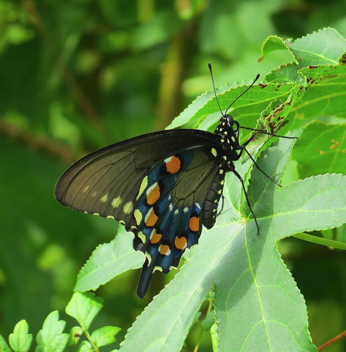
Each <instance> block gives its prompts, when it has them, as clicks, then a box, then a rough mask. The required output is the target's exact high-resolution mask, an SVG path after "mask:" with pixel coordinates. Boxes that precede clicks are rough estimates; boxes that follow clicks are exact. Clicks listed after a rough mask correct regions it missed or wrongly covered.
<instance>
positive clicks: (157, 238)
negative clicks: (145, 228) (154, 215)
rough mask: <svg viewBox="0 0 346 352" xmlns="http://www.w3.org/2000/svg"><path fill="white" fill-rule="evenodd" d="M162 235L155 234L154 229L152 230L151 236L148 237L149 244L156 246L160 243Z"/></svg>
mask: <svg viewBox="0 0 346 352" xmlns="http://www.w3.org/2000/svg"><path fill="white" fill-rule="evenodd" d="M161 237H162V235H161V234H159V233H156V229H154V230H153V232H152V235H151V237H150V242H151V244H156V243H159V242H160V239H161Z"/></svg>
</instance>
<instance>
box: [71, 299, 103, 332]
mask: <svg viewBox="0 0 346 352" xmlns="http://www.w3.org/2000/svg"><path fill="white" fill-rule="evenodd" d="M102 307H103V299H102V298H100V297H95V294H94V293H91V292H90V293H81V292H75V293H74V294H73V296H72V298H71V301H70V302H69V303H68V305H67V306H66V313H67V314H68V315H70V316H71V317H73V318H75V319H76V320H77V321H78V323H79V324H80V326H81V327H82V328H83V329H84V330H87V329H88V328H89V326H90V324H91V322H92V321H93V320H94V318H95V317H96V315H97V314H98V313H99V311H100V310H101V309H102Z"/></svg>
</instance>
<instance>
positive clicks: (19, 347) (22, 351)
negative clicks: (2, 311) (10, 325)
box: [9, 320, 32, 352]
mask: <svg viewBox="0 0 346 352" xmlns="http://www.w3.org/2000/svg"><path fill="white" fill-rule="evenodd" d="M28 332H29V326H28V323H27V322H26V321H25V320H21V321H20V322H19V323H17V325H16V326H15V327H14V330H13V334H11V335H10V338H9V341H10V346H11V348H12V349H13V351H14V352H27V351H29V348H30V346H31V342H32V335H31V334H29V333H28Z"/></svg>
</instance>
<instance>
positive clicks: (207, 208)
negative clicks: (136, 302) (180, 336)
mask: <svg viewBox="0 0 346 352" xmlns="http://www.w3.org/2000/svg"><path fill="white" fill-rule="evenodd" d="M209 70H210V74H211V78H212V83H213V88H214V93H215V97H216V100H217V95H216V90H215V84H214V79H213V75H212V67H211V65H210V64H209ZM258 77H259V75H257V77H256V79H255V80H254V81H253V83H252V84H251V85H250V86H249V87H248V88H247V89H246V90H245V91H244V92H243V93H242V94H241V95H243V94H244V93H245V92H246V91H247V90H249V89H250V88H251V87H252V86H253V85H254V83H255V82H256V81H257V79H258ZM241 95H240V96H241ZM240 96H239V97H240ZM239 97H238V98H239ZM238 98H237V99H238ZM237 99H236V100H237ZM236 100H234V101H233V102H232V104H233V103H234V102H235V101H236ZM217 103H218V105H219V102H218V100H217ZM232 104H231V105H230V106H229V107H228V108H227V110H226V111H225V113H223V112H222V110H221V107H220V105H219V108H220V111H221V115H222V116H221V118H220V122H219V125H218V126H217V127H216V129H215V132H214V133H210V132H206V131H202V130H193V129H181V130H165V131H159V132H154V133H149V134H145V135H142V136H139V137H135V138H131V139H128V140H125V141H123V142H120V143H115V144H112V145H110V146H107V147H105V148H102V149H99V150H97V151H94V152H92V153H91V154H88V155H86V156H85V157H83V158H82V159H80V160H78V161H77V162H76V163H75V164H73V165H72V166H71V167H70V168H69V169H68V170H67V171H65V173H64V174H63V175H62V176H61V177H60V179H59V180H58V182H57V184H56V186H55V192H54V195H55V198H56V199H57V200H58V202H60V203H61V204H63V205H65V206H68V207H70V208H72V209H75V210H78V211H83V212H85V213H88V214H97V215H99V216H102V217H105V218H111V219H115V220H118V221H119V222H120V223H121V224H122V225H124V226H125V229H126V230H127V231H131V232H132V233H133V234H134V239H133V248H134V249H135V250H137V251H142V252H143V253H144V254H145V261H144V264H143V267H142V271H141V275H140V279H139V283H138V287H137V295H138V296H139V297H140V298H143V297H144V295H145V294H146V292H147V289H148V286H149V282H150V279H151V277H152V274H153V272H154V271H155V270H159V271H162V272H164V273H168V272H169V271H170V270H171V268H177V267H178V264H179V261H180V258H181V256H182V255H183V253H184V251H185V250H186V249H187V248H191V247H192V246H194V245H196V244H197V243H198V239H199V237H200V235H201V232H202V225H204V226H205V227H206V228H207V229H210V228H212V227H213V226H214V224H215V221H216V216H217V212H218V205H219V201H220V197H221V195H222V191H223V186H224V180H225V174H226V173H227V172H233V173H234V174H235V176H236V177H237V178H238V179H239V180H240V182H241V185H242V188H243V190H244V192H245V196H246V201H247V204H248V206H249V209H250V211H251V213H252V216H253V218H254V220H255V224H256V228H257V233H259V226H258V222H257V219H256V216H255V214H254V213H253V211H252V208H251V204H250V202H249V199H248V196H247V193H246V189H245V186H244V182H243V179H242V177H241V176H240V174H239V173H238V172H237V171H236V169H235V166H234V161H236V160H238V159H239V158H240V157H241V156H242V155H243V153H244V151H245V152H246V153H247V154H248V156H249V157H250V158H251V160H252V161H253V162H254V164H255V165H256V166H257V164H256V162H255V160H254V159H253V158H252V156H251V154H250V153H249V152H248V150H247V149H246V146H247V145H248V144H249V143H250V141H251V140H252V139H253V137H254V135H256V134H257V133H264V134H270V133H267V132H265V131H262V130H254V129H251V128H247V127H240V125H239V123H238V122H237V121H235V120H234V119H233V117H232V116H230V115H229V114H227V111H228V110H229V108H230V107H231V106H232ZM240 128H245V129H250V130H252V131H253V133H252V135H251V136H250V138H249V139H248V140H247V141H246V142H245V143H244V144H242V145H241V144H240V143H239V132H240ZM270 135H273V134H270ZM274 136H275V135H274ZM279 137H280V136H279ZM286 138H293V137H286ZM257 167H258V166H257ZM260 171H261V172H263V173H264V171H262V170H260ZM264 174H265V173H264ZM265 176H267V177H268V178H269V179H270V180H272V179H271V178H270V177H269V176H268V175H267V174H265ZM272 181H273V182H275V181H274V180H272ZM275 183H276V182H275Z"/></svg>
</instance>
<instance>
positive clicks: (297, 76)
mask: <svg viewBox="0 0 346 352" xmlns="http://www.w3.org/2000/svg"><path fill="white" fill-rule="evenodd" d="M299 69H300V66H299V65H298V64H296V63H294V62H292V63H290V64H285V65H281V66H280V67H279V68H277V69H275V70H272V71H271V72H269V73H268V74H267V75H265V76H264V79H263V81H264V82H268V83H297V84H304V77H303V75H302V74H301V73H300V72H298V70H299Z"/></svg>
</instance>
